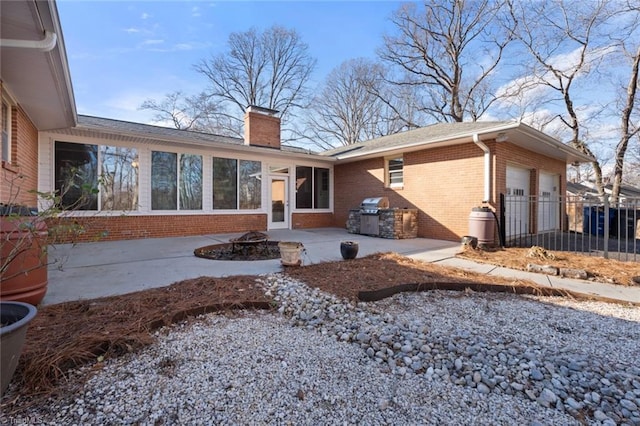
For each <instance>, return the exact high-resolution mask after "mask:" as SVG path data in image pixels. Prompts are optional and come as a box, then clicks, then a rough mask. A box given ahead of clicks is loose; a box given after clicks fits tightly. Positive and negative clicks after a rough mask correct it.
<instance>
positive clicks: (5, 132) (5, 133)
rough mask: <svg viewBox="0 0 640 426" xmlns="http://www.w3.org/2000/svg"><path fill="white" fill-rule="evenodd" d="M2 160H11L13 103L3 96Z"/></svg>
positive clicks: (0, 118) (1, 118)
mask: <svg viewBox="0 0 640 426" xmlns="http://www.w3.org/2000/svg"><path fill="white" fill-rule="evenodd" d="M0 120H1V122H2V161H6V162H7V163H10V162H11V104H10V103H9V101H7V100H6V99H5V98H2V117H0Z"/></svg>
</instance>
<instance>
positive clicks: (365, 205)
mask: <svg viewBox="0 0 640 426" xmlns="http://www.w3.org/2000/svg"><path fill="white" fill-rule="evenodd" d="M388 208H389V199H388V198H387V197H374V198H365V199H364V201H362V203H361V204H360V213H362V214H376V215H377V214H378V213H379V212H380V209H388Z"/></svg>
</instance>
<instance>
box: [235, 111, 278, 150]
mask: <svg viewBox="0 0 640 426" xmlns="http://www.w3.org/2000/svg"><path fill="white" fill-rule="evenodd" d="M244 141H245V144H247V145H253V146H266V147H269V148H276V149H280V117H276V116H273V115H267V114H264V113H260V112H255V111H247V112H246V113H245V115H244Z"/></svg>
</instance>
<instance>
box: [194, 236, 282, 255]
mask: <svg viewBox="0 0 640 426" xmlns="http://www.w3.org/2000/svg"><path fill="white" fill-rule="evenodd" d="M193 254H194V255H196V256H197V257H202V258H205V259H213V260H245V261H246V260H271V259H279V258H280V249H279V248H278V241H270V240H269V236H268V235H267V234H265V233H262V232H257V231H250V232H247V233H246V234H244V235H242V236H240V237H238V238H232V239H230V240H229V242H228V243H226V244H214V245H210V246H205V247H200V248H197V249H195V250H194V251H193Z"/></svg>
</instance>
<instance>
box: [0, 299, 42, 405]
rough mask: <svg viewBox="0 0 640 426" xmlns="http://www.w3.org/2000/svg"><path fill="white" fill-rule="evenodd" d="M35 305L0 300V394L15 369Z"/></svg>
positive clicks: (0, 394) (35, 310)
mask: <svg viewBox="0 0 640 426" xmlns="http://www.w3.org/2000/svg"><path fill="white" fill-rule="evenodd" d="M37 312H38V311H37V309H36V308H35V306H32V305H29V304H27V303H21V302H0V324H1V325H0V396H2V395H3V394H4V391H5V390H6V389H7V386H9V382H11V377H12V376H13V373H14V372H15V370H16V366H17V365H18V360H19V359H20V354H21V353H22V346H23V345H24V339H25V336H26V335H27V327H28V326H29V323H30V322H31V320H32V319H33V318H34V317H35V316H36V313H37Z"/></svg>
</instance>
